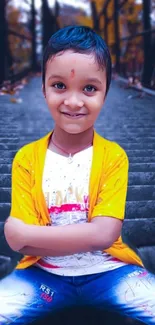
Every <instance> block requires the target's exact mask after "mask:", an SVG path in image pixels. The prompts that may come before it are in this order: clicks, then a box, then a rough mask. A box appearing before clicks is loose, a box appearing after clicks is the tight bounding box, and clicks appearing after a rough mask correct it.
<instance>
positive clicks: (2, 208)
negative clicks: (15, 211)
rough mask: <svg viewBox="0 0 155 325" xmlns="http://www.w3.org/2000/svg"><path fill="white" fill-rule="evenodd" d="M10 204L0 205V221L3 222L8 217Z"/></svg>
mask: <svg viewBox="0 0 155 325" xmlns="http://www.w3.org/2000/svg"><path fill="white" fill-rule="evenodd" d="M10 209H11V204H10V203H0V218H1V221H5V220H6V218H7V217H8V216H9V215H10Z"/></svg>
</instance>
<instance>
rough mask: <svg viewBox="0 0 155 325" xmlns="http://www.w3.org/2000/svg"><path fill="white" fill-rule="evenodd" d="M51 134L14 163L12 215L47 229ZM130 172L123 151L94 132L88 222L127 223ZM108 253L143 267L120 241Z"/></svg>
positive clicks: (20, 153)
mask: <svg viewBox="0 0 155 325" xmlns="http://www.w3.org/2000/svg"><path fill="white" fill-rule="evenodd" d="M51 134H52V132H50V133H48V134H47V135H46V136H44V137H43V138H41V139H39V140H37V141H34V142H31V143H30V144H27V145H25V146H24V147H23V148H21V149H20V150H19V151H18V152H17V154H16V156H15V158H14V160H13V165H12V203H11V211H10V215H11V216H12V217H16V218H19V219H21V220H23V221H24V222H25V223H27V224H35V225H40V226H42V225H44V226H45V225H48V224H49V223H50V222H51V220H50V215H49V213H48V209H47V206H46V202H45V198H44V194H43V191H42V176H43V169H44V162H45V157H46V150H47V148H48V143H49V140H50V137H51ZM128 168H129V162H128V157H127V155H126V153H125V151H124V149H123V148H121V147H120V146H119V145H118V144H117V143H116V142H112V141H109V140H107V139H104V138H103V137H101V136H100V135H98V134H97V133H96V132H94V140H93V161H92V168H91V174H90V184H89V214H88V219H89V221H90V220H91V218H93V217H96V216H103V217H104V216H111V217H114V218H118V219H121V220H123V219H124V214H125V204H126V194H127V185H128ZM105 251H106V252H107V253H109V254H111V255H112V256H114V257H116V258H118V259H120V260H121V261H124V262H126V263H130V264H138V265H142V262H141V260H140V259H139V257H138V256H137V255H136V254H135V253H134V252H133V251H132V250H131V249H129V248H128V247H127V246H126V245H125V244H124V243H122V239H121V237H119V239H118V240H117V241H116V242H115V243H114V244H113V245H112V247H110V248H108V249H107V250H105ZM39 258H40V257H39V256H37V257H34V256H25V257H24V258H23V259H22V260H21V262H20V263H19V264H18V266H17V268H18V269H19V268H20V269H21V268H26V267H28V266H30V265H32V264H34V263H36V262H37V261H38V260H39Z"/></svg>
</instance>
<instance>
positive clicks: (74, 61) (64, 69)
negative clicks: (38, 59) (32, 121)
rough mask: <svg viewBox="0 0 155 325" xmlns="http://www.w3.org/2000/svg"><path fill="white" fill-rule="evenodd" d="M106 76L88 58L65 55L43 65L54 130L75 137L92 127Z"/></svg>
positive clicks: (104, 86)
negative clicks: (55, 126) (54, 125)
mask: <svg viewBox="0 0 155 325" xmlns="http://www.w3.org/2000/svg"><path fill="white" fill-rule="evenodd" d="M105 93H106V72H105V70H103V69H101V68H99V66H98V63H97V62H95V58H94V56H93V55H91V54H81V53H74V52H73V51H65V52H63V53H59V54H58V55H56V56H55V57H53V58H52V59H51V60H49V61H48V62H47V63H46V75H45V87H44V94H45V98H46V102H47V105H48V107H49V110H50V112H51V115H52V117H53V119H54V121H55V124H56V125H57V127H59V128H61V129H62V130H64V131H65V132H67V133H70V134H78V133H82V132H84V131H86V130H88V129H90V128H91V127H93V125H94V122H95V120H96V119H97V117H98V114H99V113H100V110H101V108H102V106H103V103H104V99H105Z"/></svg>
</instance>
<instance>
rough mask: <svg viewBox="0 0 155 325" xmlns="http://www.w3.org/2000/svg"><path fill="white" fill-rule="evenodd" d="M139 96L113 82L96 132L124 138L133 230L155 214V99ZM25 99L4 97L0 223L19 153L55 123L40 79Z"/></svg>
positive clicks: (7, 206) (0, 137) (25, 93)
mask: <svg viewBox="0 0 155 325" xmlns="http://www.w3.org/2000/svg"><path fill="white" fill-rule="evenodd" d="M137 96H138V93H137V92H136V91H134V90H131V89H130V90H124V89H121V88H120V87H119V85H118V84H117V83H116V82H113V85H112V87H111V90H110V92H109V94H108V98H107V100H106V103H105V106H104V108H103V110H102V112H101V114H100V117H99V118H98V121H97V122H96V130H97V131H98V132H99V133H100V134H101V135H103V136H104V137H105V138H107V139H110V140H113V141H116V142H118V143H119V144H120V145H121V146H122V147H123V148H124V149H125V150H126V152H127V154H128V157H129V162H130V168H129V183H128V194H127V204H126V218H125V223H124V224H127V225H128V227H129V229H130V220H132V219H137V218H143V219H147V218H154V217H155V97H149V96H148V95H146V96H145V97H144V98H142V99H140V98H138V97H137ZM20 97H21V98H22V99H23V102H22V103H21V104H13V103H11V102H10V96H9V95H7V96H1V97H0V116H1V119H0V221H3V220H5V219H6V217H7V216H8V215H9V212H10V201H11V189H10V188H11V175H10V174H11V164H12V159H13V157H14V155H15V153H16V152H17V150H18V149H19V148H20V147H21V146H23V145H24V144H26V143H28V142H31V141H33V140H35V139H38V138H40V137H41V136H43V135H44V134H46V133H47V132H48V131H49V130H50V129H52V127H53V121H52V119H51V118H50V115H49V112H48V109H47V108H46V105H45V103H44V100H43V96H42V94H41V81H40V79H39V78H34V79H32V80H31V82H30V83H29V84H28V85H27V86H26V87H25V88H24V89H23V90H22V91H21V93H20ZM135 222H136V221H135ZM109 323H110V322H108V323H107V324H109ZM112 323H113V324H119V325H120V324H128V322H127V321H125V319H124V320H123V323H121V320H119V321H117V317H115V318H113V322H112ZM104 324H105V323H104ZM130 324H131V320H130ZM132 324H137V322H135V321H134V322H132ZM138 324H139V323H138Z"/></svg>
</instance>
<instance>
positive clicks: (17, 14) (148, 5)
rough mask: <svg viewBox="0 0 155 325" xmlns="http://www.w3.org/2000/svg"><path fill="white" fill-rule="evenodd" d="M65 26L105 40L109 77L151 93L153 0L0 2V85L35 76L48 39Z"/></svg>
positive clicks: (154, 47) (154, 35)
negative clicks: (25, 75) (130, 81)
mask: <svg viewBox="0 0 155 325" xmlns="http://www.w3.org/2000/svg"><path fill="white" fill-rule="evenodd" d="M70 24H77V25H85V26H89V27H92V28H94V29H95V30H96V32H97V33H99V34H100V35H101V36H102V37H103V38H104V39H105V41H106V42H107V44H108V45H109V48H110V51H111V56H112V63H113V73H114V74H116V73H117V74H119V75H121V76H122V77H125V78H128V79H130V78H132V79H134V82H141V83H143V84H144V85H145V86H146V87H149V88H155V0H1V3H0V32H1V38H0V39H1V40H0V42H1V44H0V45H1V48H3V49H4V50H3V51H2V52H4V53H1V54H0V62H1V63H0V65H1V67H0V68H1V71H2V74H1V77H0V82H2V81H4V80H8V79H9V80H13V81H14V80H16V78H17V77H18V76H19V77H20V76H22V74H23V73H26V72H27V71H32V70H33V71H39V70H40V66H41V57H42V52H43V49H44V47H45V44H46V43H47V41H48V39H49V38H50V36H51V35H52V34H53V33H54V32H55V31H56V30H58V29H59V28H61V27H63V26H67V25H70ZM4 38H5V39H4Z"/></svg>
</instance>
